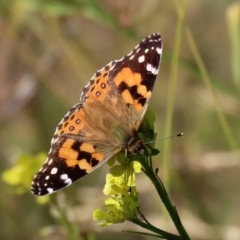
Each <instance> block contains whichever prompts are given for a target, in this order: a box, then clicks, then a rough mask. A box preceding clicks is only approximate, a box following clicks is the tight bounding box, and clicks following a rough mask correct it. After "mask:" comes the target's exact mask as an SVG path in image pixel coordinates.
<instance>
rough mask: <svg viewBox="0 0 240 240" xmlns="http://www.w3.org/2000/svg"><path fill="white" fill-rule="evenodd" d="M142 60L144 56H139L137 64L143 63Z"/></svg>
mask: <svg viewBox="0 0 240 240" xmlns="http://www.w3.org/2000/svg"><path fill="white" fill-rule="evenodd" d="M144 60H145V56H144V55H142V56H140V57H139V58H138V62H139V63H142V62H144Z"/></svg>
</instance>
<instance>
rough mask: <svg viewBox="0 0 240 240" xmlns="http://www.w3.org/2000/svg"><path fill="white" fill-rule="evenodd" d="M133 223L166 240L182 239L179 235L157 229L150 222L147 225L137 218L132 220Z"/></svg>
mask: <svg viewBox="0 0 240 240" xmlns="http://www.w3.org/2000/svg"><path fill="white" fill-rule="evenodd" d="M130 221H131V222H132V223H135V224H137V225H139V226H141V227H142V228H145V229H147V230H149V231H151V232H154V233H156V234H158V236H161V237H163V238H165V239H171V240H180V239H181V238H180V237H179V236H177V235H174V234H171V233H168V232H165V231H163V230H161V229H159V228H156V227H154V226H153V225H152V224H150V223H149V222H147V223H144V222H143V221H141V220H140V219H138V218H137V217H136V218H133V219H132V220H130Z"/></svg>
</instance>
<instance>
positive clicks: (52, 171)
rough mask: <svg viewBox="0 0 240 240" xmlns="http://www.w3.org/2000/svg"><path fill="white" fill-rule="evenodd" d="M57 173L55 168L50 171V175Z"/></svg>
mask: <svg viewBox="0 0 240 240" xmlns="http://www.w3.org/2000/svg"><path fill="white" fill-rule="evenodd" d="M57 171H58V169H57V168H56V167H54V168H53V169H52V170H51V172H50V173H51V174H56V173H57Z"/></svg>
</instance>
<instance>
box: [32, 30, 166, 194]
mask: <svg viewBox="0 0 240 240" xmlns="http://www.w3.org/2000/svg"><path fill="white" fill-rule="evenodd" d="M161 55H162V41H161V36H160V35H159V34H158V33H155V34H152V35H150V36H148V37H147V38H145V39H143V40H142V41H141V42H140V43H139V44H138V45H137V46H136V47H135V48H134V49H133V50H132V51H131V52H130V53H129V54H128V55H126V56H125V57H123V58H122V59H120V60H115V61H112V62H110V63H109V64H108V65H106V66H105V67H104V68H102V69H101V70H99V71H97V72H96V73H95V74H94V76H93V77H92V78H91V80H90V82H89V83H88V84H87V86H86V87H85V88H84V89H83V92H82V95H81V97H80V103H78V104H77V105H75V106H74V107H72V108H71V109H70V110H69V112H68V113H67V114H66V115H65V116H64V118H63V119H62V121H61V122H60V123H59V124H58V126H57V129H56V131H55V133H54V136H53V138H52V141H51V148H50V151H49V153H48V158H47V160H46V162H45V163H44V165H43V166H42V168H41V169H40V170H39V171H38V173H37V174H36V175H35V176H34V178H33V182H32V188H31V190H32V193H33V194H36V195H45V194H50V193H53V192H54V191H57V190H59V189H61V188H63V187H66V186H68V185H70V184H71V183H73V182H75V181H76V180H78V179H79V178H81V177H83V176H85V175H86V174H88V173H90V172H92V171H93V170H95V169H96V168H98V167H99V166H101V165H102V164H103V163H105V162H106V161H107V160H108V159H109V158H111V157H112V156H113V155H115V154H116V153H118V152H120V151H121V150H127V151H128V152H129V153H130V154H137V153H142V152H143V149H144V147H143V142H142V140H141V139H140V138H139V137H137V135H136V131H137V130H138V128H139V126H140V124H141V122H142V119H143V117H144V114H145V112H146V110H147V107H148V104H149V100H150V97H151V93H152V89H153V85H154V82H155V80H156V76H157V74H158V70H159V64H160V59H161Z"/></svg>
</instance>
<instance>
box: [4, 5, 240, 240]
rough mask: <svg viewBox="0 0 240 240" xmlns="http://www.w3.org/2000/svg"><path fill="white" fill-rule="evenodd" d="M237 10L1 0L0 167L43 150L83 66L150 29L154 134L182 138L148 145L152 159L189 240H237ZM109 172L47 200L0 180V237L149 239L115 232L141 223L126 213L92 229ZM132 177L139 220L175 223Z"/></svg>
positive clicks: (125, 47)
mask: <svg viewBox="0 0 240 240" xmlns="http://www.w3.org/2000/svg"><path fill="white" fill-rule="evenodd" d="M239 19H240V3H239V1H229V0H212V1H209V0H202V1H159V0H149V1H143V0H131V1H128V0H122V1H111V0H100V1H97V0H89V1H87V0H68V1H67V0H65V1H64V0H62V1H60V0H0V106H1V111H0V126H1V129H0V142H1V144H0V159H1V161H0V173H1V175H2V173H3V172H4V171H5V170H6V169H9V168H11V167H14V166H15V165H16V164H17V159H19V156H21V155H22V154H30V155H32V156H36V155H37V154H38V153H40V152H46V153H47V152H48V150H49V147H50V140H51V138H52V135H53V133H54V131H55V127H56V126H57V124H58V123H59V121H60V120H61V118H62V117H63V116H64V115H65V113H66V112H67V111H68V109H69V108H70V107H72V106H73V105H74V104H76V103H77V102H78V101H79V97H80V94H81V91H82V88H83V87H84V86H85V85H86V84H87V82H88V81H89V79H90V78H91V77H92V75H93V74H94V73H95V72H96V71H97V70H98V69H100V68H102V67H103V66H105V65H106V64H107V63H108V62H110V61H111V60H113V59H119V58H121V57H123V56H124V55H125V54H127V53H128V52H129V51H130V50H131V49H132V48H133V47H134V46H135V45H137V44H138V42H139V41H141V40H142V38H144V37H146V36H147V35H149V34H151V33H153V32H159V33H160V34H161V35H162V38H163V46H164V48H163V59H162V63H161V70H160V72H159V75H158V79H157V81H156V84H155V88H154V91H153V95H152V98H151V102H150V107H151V109H153V110H154V112H155V114H156V119H157V120H156V123H155V128H156V131H157V132H158V138H163V137H166V136H170V135H171V134H177V133H179V132H184V134H185V135H184V136H183V137H182V138H174V139H171V140H165V141H160V142H157V143H156V147H157V148H158V149H159V150H160V151H161V153H160V155H158V156H157V157H156V158H155V159H154V165H155V166H156V167H158V168H159V169H160V172H159V175H160V177H161V178H162V180H163V182H164V183H165V184H166V186H167V187H168V188H169V193H170V196H171V199H172V201H173V203H174V204H175V205H176V207H177V209H178V211H179V214H180V217H181V219H182V222H183V225H184V226H185V228H186V230H187V231H188V233H189V235H190V236H191V237H192V239H199V240H210V239H216V240H218V239H219V240H229V239H231V240H239V239H240V187H239V186H240V171H239V161H240V157H239V156H240V20H239ZM170 144H171V145H170ZM33 161H34V157H33V158H32V166H33V168H34V171H33V173H31V174H32V175H33V174H34V172H35V171H36V169H37V168H38V166H37V167H36V166H35V165H34V162H33ZM35 168H36V169H35ZM107 172H108V166H107V165H104V166H103V167H101V168H100V169H98V170H96V171H95V172H94V173H92V174H89V175H88V176H87V177H85V178H83V179H82V180H80V181H79V182H77V183H76V184H74V185H72V186H70V187H68V188H67V189H64V190H62V191H60V192H58V193H56V194H54V196H53V197H52V202H54V203H55V204H45V205H41V204H39V203H38V202H37V201H36V197H35V196H33V195H31V193H30V183H29V191H27V192H26V193H24V194H17V195H16V194H15V193H16V191H15V190H14V189H13V188H12V187H11V186H9V185H8V184H6V183H5V182H4V181H3V179H2V178H1V180H0V189H1V193H0V239H1V240H12V239H18V240H21V239H24V240H28V239H35V240H36V239H122V238H125V239H150V238H145V237H140V236H135V235H130V234H128V233H122V232H121V231H122V230H141V229H139V228H136V227H135V226H134V225H133V224H131V223H128V222H126V223H123V224H118V225H115V226H111V227H109V228H100V227H98V226H97V224H96V222H94V221H93V220H92V212H93V210H95V209H96V208H99V207H102V206H103V205H104V199H105V196H104V195H103V193H102V189H103V186H104V183H105V176H106V173H107ZM30 177H31V176H30ZM23 178H24V176H23ZM137 184H138V186H137V188H138V191H139V199H140V203H141V209H142V212H143V213H144V214H145V216H146V217H147V219H148V220H149V221H150V222H152V223H153V224H154V225H156V226H157V227H159V228H162V229H165V230H169V231H171V232H175V229H174V227H173V226H172V224H171V223H170V221H169V220H168V219H167V218H166V215H167V214H166V213H164V212H163V208H162V205H161V202H160V200H159V199H158V198H157V195H156V193H155V191H154V188H153V186H152V185H151V184H150V182H149V181H148V179H147V178H146V177H145V176H144V175H143V174H141V176H138V179H137ZM61 213H62V215H61ZM141 231H142V230H141Z"/></svg>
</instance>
